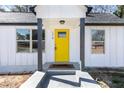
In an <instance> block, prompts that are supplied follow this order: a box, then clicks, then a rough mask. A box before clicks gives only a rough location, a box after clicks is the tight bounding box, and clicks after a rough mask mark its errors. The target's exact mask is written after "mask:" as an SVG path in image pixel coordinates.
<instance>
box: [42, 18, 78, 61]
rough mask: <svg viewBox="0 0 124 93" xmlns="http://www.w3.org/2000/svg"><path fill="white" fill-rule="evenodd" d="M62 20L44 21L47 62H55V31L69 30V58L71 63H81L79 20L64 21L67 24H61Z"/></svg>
mask: <svg viewBox="0 0 124 93" xmlns="http://www.w3.org/2000/svg"><path fill="white" fill-rule="evenodd" d="M60 20H61V19H43V24H44V28H45V32H46V34H45V35H46V36H45V39H46V42H45V48H46V49H45V59H46V60H45V61H46V62H55V50H54V47H55V46H54V45H55V38H54V37H55V29H69V30H70V37H69V40H70V41H69V58H70V60H69V61H70V62H80V27H79V19H62V20H65V24H60V23H59V21H60Z"/></svg>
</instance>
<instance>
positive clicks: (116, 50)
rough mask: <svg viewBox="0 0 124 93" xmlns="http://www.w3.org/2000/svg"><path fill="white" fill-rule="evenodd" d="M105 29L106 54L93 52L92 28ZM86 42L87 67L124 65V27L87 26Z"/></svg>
mask: <svg viewBox="0 0 124 93" xmlns="http://www.w3.org/2000/svg"><path fill="white" fill-rule="evenodd" d="M92 29H102V30H105V54H97V55H96V54H91V30H92ZM85 31H86V37H85V39H86V44H85V47H86V49H85V57H86V59H85V66H87V67H124V42H123V41H124V27H123V26H87V27H86V28H85Z"/></svg>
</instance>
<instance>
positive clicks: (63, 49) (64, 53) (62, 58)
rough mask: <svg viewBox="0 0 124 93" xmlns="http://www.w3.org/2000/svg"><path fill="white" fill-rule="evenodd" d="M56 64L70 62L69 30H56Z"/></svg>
mask: <svg viewBox="0 0 124 93" xmlns="http://www.w3.org/2000/svg"><path fill="white" fill-rule="evenodd" d="M55 62H64V63H67V62H69V29H55Z"/></svg>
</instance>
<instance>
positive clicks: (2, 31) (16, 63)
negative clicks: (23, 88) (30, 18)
mask: <svg viewBox="0 0 124 93" xmlns="http://www.w3.org/2000/svg"><path fill="white" fill-rule="evenodd" d="M16 28H28V29H34V28H36V27H35V26H0V73H6V72H23V71H33V70H36V68H37V53H17V52H16Z"/></svg>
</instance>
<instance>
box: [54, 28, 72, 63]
mask: <svg viewBox="0 0 124 93" xmlns="http://www.w3.org/2000/svg"><path fill="white" fill-rule="evenodd" d="M58 30H66V31H68V61H67V62H57V61H56V50H55V47H56V46H55V44H56V31H58ZM54 37H55V38H54V58H55V63H65V64H68V63H69V60H70V29H65V28H56V29H54Z"/></svg>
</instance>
